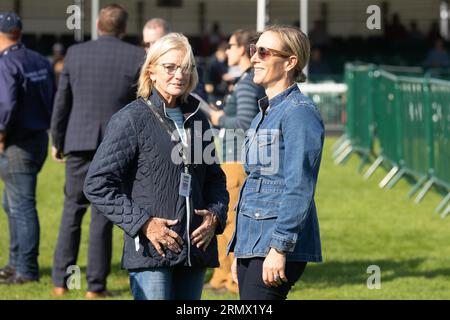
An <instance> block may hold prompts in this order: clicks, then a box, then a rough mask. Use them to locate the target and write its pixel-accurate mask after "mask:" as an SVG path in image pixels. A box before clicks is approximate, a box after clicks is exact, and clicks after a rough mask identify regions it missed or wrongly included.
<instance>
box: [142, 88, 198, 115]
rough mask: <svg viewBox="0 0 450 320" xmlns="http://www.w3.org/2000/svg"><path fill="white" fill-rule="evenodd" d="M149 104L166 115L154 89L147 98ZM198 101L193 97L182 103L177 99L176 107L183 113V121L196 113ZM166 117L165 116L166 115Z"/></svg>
mask: <svg viewBox="0 0 450 320" xmlns="http://www.w3.org/2000/svg"><path fill="white" fill-rule="evenodd" d="M148 100H150V102H151V103H152V104H153V105H154V106H156V107H157V108H158V109H161V110H162V111H163V112H164V114H166V110H165V108H164V104H165V103H164V100H163V99H162V98H161V96H160V95H159V93H158V90H156V89H155V88H154V87H153V89H152V94H151V95H150V97H149V98H148ZM199 103H200V102H199V101H198V100H197V99H195V98H194V97H193V96H191V95H189V97H188V101H187V103H186V102H182V101H181V99H177V101H176V106H177V107H180V109H181V112H182V113H183V116H184V119H187V118H189V117H190V116H191V115H193V114H194V113H196V112H197V111H198V109H199V108H198V106H199ZM166 116H167V115H166Z"/></svg>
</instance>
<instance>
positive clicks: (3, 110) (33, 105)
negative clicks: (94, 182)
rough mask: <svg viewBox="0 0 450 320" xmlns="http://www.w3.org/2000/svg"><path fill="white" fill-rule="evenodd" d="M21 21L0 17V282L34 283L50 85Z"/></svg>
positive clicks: (48, 71)
mask: <svg viewBox="0 0 450 320" xmlns="http://www.w3.org/2000/svg"><path fill="white" fill-rule="evenodd" d="M21 34H22V22H21V20H20V18H19V17H18V16H17V15H16V14H14V13H0V176H1V178H2V180H3V182H4V184H5V187H4V193H3V207H4V209H5V212H6V214H7V215H8V223H9V233H10V244H9V262H8V265H7V266H6V267H4V268H2V269H0V283H6V284H22V283H25V282H30V281H38V280H39V266H38V253H39V219H38V214H37V211H36V199H35V195H36V182H37V175H38V173H39V171H40V170H41V168H42V165H43V163H44V161H45V158H46V157H47V147H48V135H47V131H46V130H47V129H48V128H49V127H50V118H51V113H52V106H53V98H54V93H55V84H54V80H53V79H54V77H53V71H52V67H51V66H50V63H49V62H48V61H47V59H46V58H45V57H43V56H41V55H40V54H38V53H36V52H34V51H31V50H29V49H27V48H25V47H24V45H23V44H22V43H21V42H20V39H21Z"/></svg>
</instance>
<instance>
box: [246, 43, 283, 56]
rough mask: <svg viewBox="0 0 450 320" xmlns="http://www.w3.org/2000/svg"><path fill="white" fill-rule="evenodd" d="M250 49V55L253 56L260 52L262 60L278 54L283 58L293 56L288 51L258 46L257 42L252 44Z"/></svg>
mask: <svg viewBox="0 0 450 320" xmlns="http://www.w3.org/2000/svg"><path fill="white" fill-rule="evenodd" d="M249 51H250V57H253V56H254V55H255V53H258V58H260V59H261V60H266V59H268V58H269V57H270V56H278V57H283V58H287V57H290V56H291V54H290V53H288V52H285V51H280V50H276V49H271V48H265V47H257V46H256V45H255V44H251V45H250V47H249Z"/></svg>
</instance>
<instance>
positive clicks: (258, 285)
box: [237, 258, 306, 300]
mask: <svg viewBox="0 0 450 320" xmlns="http://www.w3.org/2000/svg"><path fill="white" fill-rule="evenodd" d="M263 263H264V258H248V259H237V275H238V281H239V296H240V299H241V300H286V297H287V295H288V293H289V290H291V288H292V286H293V285H294V284H295V283H296V282H297V281H298V280H299V279H300V277H301V276H302V274H303V272H304V271H305V268H306V262H286V268H285V275H286V278H287V279H288V282H283V284H281V285H280V286H278V287H267V286H266V285H265V284H264V282H263V278H262V272H263Z"/></svg>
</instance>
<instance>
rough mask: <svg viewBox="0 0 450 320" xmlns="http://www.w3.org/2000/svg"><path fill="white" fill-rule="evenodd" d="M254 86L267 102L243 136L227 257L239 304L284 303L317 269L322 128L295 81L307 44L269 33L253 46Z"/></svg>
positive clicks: (296, 34)
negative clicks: (311, 265)
mask: <svg viewBox="0 0 450 320" xmlns="http://www.w3.org/2000/svg"><path fill="white" fill-rule="evenodd" d="M250 51H251V56H252V59H251V61H252V63H253V66H254V68H255V76H254V79H253V80H254V82H255V83H256V84H260V85H262V86H263V87H264V89H265V91H266V94H267V97H265V98H263V99H261V100H260V101H259V107H260V112H259V113H258V115H257V116H256V117H255V119H253V121H252V124H251V126H250V129H249V130H248V132H247V134H246V137H245V141H244V146H243V148H244V150H243V154H242V157H243V162H244V164H245V171H246V173H247V175H248V178H247V179H246V181H245V183H244V186H243V187H242V189H241V191H240V196H239V201H238V205H237V208H236V211H237V215H236V217H237V219H236V230H235V234H234V235H233V238H232V240H231V241H230V243H229V248H228V250H229V251H232V252H234V255H235V257H236V259H235V261H234V263H233V267H232V273H233V278H234V280H235V281H236V282H238V284H239V293H240V298H241V299H255V300H277V299H286V297H287V294H288V292H289V290H290V289H291V287H292V286H293V285H294V284H295V282H296V281H297V280H298V279H299V278H300V277H301V275H302V274H303V271H304V270H305V267H306V263H307V262H321V261H322V253H321V244H320V233H319V223H318V219H317V213H316V207H315V203H314V192H315V187H316V183H317V176H318V173H319V166H320V159H321V156H322V148H323V139H324V127H323V122H322V119H321V116H320V114H319V112H318V110H317V107H316V106H315V105H314V104H313V102H312V101H311V100H310V99H309V98H307V97H306V96H304V95H303V94H302V93H301V92H300V90H299V88H298V86H297V83H296V82H302V81H304V80H305V75H304V74H303V72H302V70H303V68H304V67H305V65H306V64H307V62H308V59H309V53H310V45H309V40H308V38H307V37H306V35H304V34H303V33H302V32H301V31H299V30H298V29H296V28H293V27H283V26H272V27H269V28H268V29H266V31H265V32H264V33H263V34H262V35H261V37H260V38H259V40H258V42H257V43H256V45H254V46H251V47H250Z"/></svg>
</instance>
